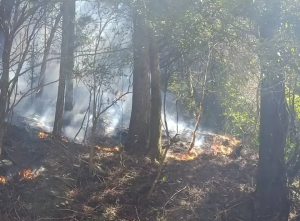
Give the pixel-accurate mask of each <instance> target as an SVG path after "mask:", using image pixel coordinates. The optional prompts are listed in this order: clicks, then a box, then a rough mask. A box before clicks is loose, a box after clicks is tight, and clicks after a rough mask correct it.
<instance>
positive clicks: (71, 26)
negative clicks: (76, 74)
mask: <svg viewBox="0 0 300 221" xmlns="http://www.w3.org/2000/svg"><path fill="white" fill-rule="evenodd" d="M75 6H76V1H75V0H70V2H69V6H68V8H69V9H68V30H66V31H67V32H68V55H67V59H68V61H67V73H66V94H65V111H72V110H73V102H74V101H73V96H74V94H73V79H72V77H73V69H74V45H75V8H76V7H75Z"/></svg>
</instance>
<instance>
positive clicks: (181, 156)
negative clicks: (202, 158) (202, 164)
mask: <svg viewBox="0 0 300 221" xmlns="http://www.w3.org/2000/svg"><path fill="white" fill-rule="evenodd" d="M201 152H202V151H201V150H200V149H198V148H197V149H196V148H194V149H192V150H191V152H186V153H181V154H168V157H170V158H174V159H176V160H181V161H189V160H194V159H195V158H197V157H198V156H199V155H200V154H201Z"/></svg>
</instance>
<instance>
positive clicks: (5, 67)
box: [0, 0, 15, 156]
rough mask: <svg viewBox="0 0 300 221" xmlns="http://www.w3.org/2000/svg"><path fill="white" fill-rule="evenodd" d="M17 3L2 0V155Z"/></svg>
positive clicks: (0, 132) (0, 146)
mask: <svg viewBox="0 0 300 221" xmlns="http://www.w3.org/2000/svg"><path fill="white" fill-rule="evenodd" d="M14 5H15V1H13V0H2V1H1V2H0V27H1V28H0V31H1V32H2V36H3V38H4V48H3V53H2V75H1V79H0V90H1V92H0V156H1V151H2V141H3V135H4V130H5V118H6V107H7V100H8V90H9V66H10V63H9V62H10V52H11V47H12V43H13V39H12V38H11V35H10V28H9V27H10V20H11V12H12V9H13V7H14Z"/></svg>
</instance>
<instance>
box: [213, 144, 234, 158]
mask: <svg viewBox="0 0 300 221" xmlns="http://www.w3.org/2000/svg"><path fill="white" fill-rule="evenodd" d="M212 149H213V152H214V155H217V154H218V153H221V154H224V155H227V156H228V155H230V154H232V152H233V149H232V148H231V147H226V146H224V145H222V144H213V146H212Z"/></svg>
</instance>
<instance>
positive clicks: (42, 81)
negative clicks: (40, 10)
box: [36, 8, 62, 98]
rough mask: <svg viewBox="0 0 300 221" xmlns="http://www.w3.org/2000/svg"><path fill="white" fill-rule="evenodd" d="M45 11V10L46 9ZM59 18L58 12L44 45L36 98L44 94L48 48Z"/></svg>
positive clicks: (60, 15)
mask: <svg viewBox="0 0 300 221" xmlns="http://www.w3.org/2000/svg"><path fill="white" fill-rule="evenodd" d="M45 10H47V8H46V9H45ZM61 17H62V13H61V12H60V13H58V15H57V16H56V18H55V21H54V25H53V27H52V28H51V31H50V35H49V37H48V40H47V42H46V45H45V50H44V55H43V61H42V66H41V71H40V74H39V80H38V86H39V89H38V91H37V95H36V96H37V98H41V97H42V95H43V92H44V84H45V77H46V76H45V74H46V68H47V60H48V58H49V54H50V48H51V45H52V43H53V40H54V36H55V32H56V31H57V29H58V25H59V22H60V20H61ZM45 26H46V24H45ZM45 35H46V31H45Z"/></svg>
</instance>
